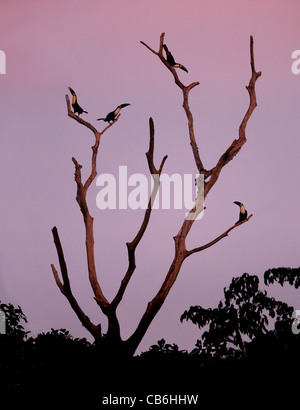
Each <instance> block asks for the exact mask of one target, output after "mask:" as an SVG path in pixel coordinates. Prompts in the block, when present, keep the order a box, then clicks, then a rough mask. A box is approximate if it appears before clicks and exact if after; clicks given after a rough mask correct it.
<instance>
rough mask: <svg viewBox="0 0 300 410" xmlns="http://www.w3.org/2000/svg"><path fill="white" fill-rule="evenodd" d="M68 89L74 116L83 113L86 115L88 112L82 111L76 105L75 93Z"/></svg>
mask: <svg viewBox="0 0 300 410" xmlns="http://www.w3.org/2000/svg"><path fill="white" fill-rule="evenodd" d="M68 89H69V90H70V93H71V94H72V107H73V110H74V114H76V113H78V115H80V114H82V113H83V112H85V113H86V114H88V112H87V111H84V109H82V108H81V107H80V105H79V104H78V102H77V95H76V93H75V91H74V90H73V89H72V88H71V87H68Z"/></svg>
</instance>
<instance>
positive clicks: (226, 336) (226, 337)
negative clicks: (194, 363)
mask: <svg viewBox="0 0 300 410" xmlns="http://www.w3.org/2000/svg"><path fill="white" fill-rule="evenodd" d="M292 312H293V308H292V307H290V306H288V305H287V304H286V303H285V302H281V301H278V300H276V299H274V298H273V297H269V296H268V295H267V292H266V291H262V290H259V279H258V277H257V276H256V275H249V274H248V273H244V274H243V275H242V276H241V277H236V278H233V279H232V282H231V284H230V285H229V287H228V288H224V299H223V300H221V301H220V302H219V304H218V307H216V308H213V309H212V308H208V309H205V308H203V307H201V306H191V307H190V308H189V310H187V311H185V312H184V313H183V315H182V316H181V318H180V320H181V321H183V320H190V321H192V323H194V324H197V325H198V327H199V328H200V329H201V328H203V327H205V326H207V325H208V330H207V331H205V332H204V333H203V335H202V341H203V343H202V342H201V341H198V345H197V350H198V352H204V353H205V354H206V355H208V356H209V357H218V358H228V357H230V356H237V357H245V356H246V354H247V344H248V343H249V341H251V340H253V339H255V338H259V337H261V336H263V335H266V334H267V333H268V325H269V321H270V318H271V319H273V320H274V321H275V324H274V326H275V329H276V328H278V327H280V323H282V322H284V323H285V324H286V323H288V325H289V326H290V323H291V316H292Z"/></svg>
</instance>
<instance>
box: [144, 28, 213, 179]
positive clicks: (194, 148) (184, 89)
mask: <svg viewBox="0 0 300 410" xmlns="http://www.w3.org/2000/svg"><path fill="white" fill-rule="evenodd" d="M164 36H165V33H162V35H161V36H160V46H159V51H158V52H156V51H154V50H153V49H152V48H151V47H149V46H148V45H147V44H146V43H144V42H143V41H141V44H143V45H144V46H145V47H147V48H148V50H150V51H151V52H152V53H154V54H155V55H157V56H158V57H159V58H160V60H161V61H162V63H163V64H164V65H165V66H166V67H167V68H168V69H169V70H170V71H171V73H172V75H173V77H174V81H175V83H176V85H177V86H178V87H179V88H180V89H181V91H182V93H183V105H182V106H183V108H184V111H185V113H186V116H187V119H188V128H189V136H190V145H191V147H192V152H193V156H194V160H195V164H196V167H197V169H198V171H199V173H200V174H202V173H203V174H204V175H205V177H208V176H209V175H210V173H209V172H208V171H206V170H205V168H204V165H203V163H202V161H201V158H200V155H199V149H198V146H197V143H196V138H195V133H194V121H193V116H192V113H191V111H190V107H189V102H188V96H189V92H190V91H191V90H192V89H193V88H194V87H196V86H197V85H199V84H200V83H199V82H193V83H191V84H189V85H188V86H185V85H184V84H183V83H182V82H181V81H180V80H179V77H178V74H177V71H176V70H175V68H173V67H172V66H171V65H170V64H169V63H168V61H167V60H166V59H165V58H164V56H163V51H162V50H163V42H164Z"/></svg>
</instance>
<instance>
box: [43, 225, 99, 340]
mask: <svg viewBox="0 0 300 410" xmlns="http://www.w3.org/2000/svg"><path fill="white" fill-rule="evenodd" d="M52 235H53V239H54V243H55V247H56V251H57V255H58V260H59V265H60V269H61V274H62V277H63V283H62V282H61V280H60V278H59V275H58V273H57V270H56V269H55V267H54V265H53V264H51V269H52V273H53V276H54V279H55V282H56V284H57V286H58V287H59V289H60V291H61V293H62V294H63V295H64V296H65V297H66V298H67V299H68V301H69V303H70V305H71V307H72V309H73V310H74V312H75V313H76V315H77V317H78V319H79V320H80V322H81V323H82V325H83V326H84V327H85V328H86V329H87V330H88V331H89V332H90V333H91V334H92V335H93V336H94V337H99V336H100V333H99V332H100V330H99V327H98V326H96V325H94V324H93V323H92V322H91V321H90V319H89V318H88V317H87V316H86V315H85V314H84V312H83V310H82V309H81V308H80V306H79V304H78V302H77V300H76V299H75V297H74V296H73V293H72V291H71V286H70V281H69V276H68V270H67V265H66V262H65V258H64V253H63V249H62V246H61V242H60V239H59V235H58V231H57V228H56V226H54V227H53V228H52Z"/></svg>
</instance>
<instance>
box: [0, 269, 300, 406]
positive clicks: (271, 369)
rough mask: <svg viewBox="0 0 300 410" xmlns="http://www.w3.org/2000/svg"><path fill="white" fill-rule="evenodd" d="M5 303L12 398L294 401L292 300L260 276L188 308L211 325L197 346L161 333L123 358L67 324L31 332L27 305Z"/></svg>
mask: <svg viewBox="0 0 300 410" xmlns="http://www.w3.org/2000/svg"><path fill="white" fill-rule="evenodd" d="M288 272H289V270H288ZM1 308H2V309H3V310H5V312H6V316H7V323H8V327H7V329H8V332H7V334H5V335H0V377H1V392H2V393H3V394H4V395H5V397H7V399H8V400H9V402H10V404H11V405H16V404H22V405H23V404H24V402H25V401H29V402H30V403H31V404H32V405H35V404H38V405H39V406H42V405H44V404H45V403H47V404H48V405H49V404H54V405H55V406H58V407H62V406H64V405H66V406H68V408H69V407H70V406H72V405H76V406H79V405H80V404H84V405H85V406H87V405H92V406H100V405H101V399H102V398H103V397H104V396H107V395H109V394H112V395H116V396H120V395H126V396H129V395H132V396H133V395H134V396H136V395H137V394H138V395H139V396H140V397H141V398H145V397H146V395H148V394H161V395H164V394H170V395H171V394H172V395H175V394H176V395H179V394H181V395H183V396H184V395H187V394H199V397H200V398H203V397H204V396H205V397H206V398H208V399H209V401H210V404H211V405H222V406H224V405H225V404H226V405H227V404H228V405H231V406H233V404H234V403H235V401H236V402H238V403H239V405H240V406H241V405H243V404H245V402H247V404H252V405H253V406H254V405H255V406H257V404H258V403H259V404H260V405H261V406H263V405H264V404H266V405H267V406H269V407H270V406H272V405H275V404H276V405H278V400H279V399H280V398H281V399H282V398H283V399H284V402H285V405H286V406H287V405H288V400H289V399H291V398H293V396H291V395H290V393H289V392H290V391H291V389H292V386H293V385H292V383H293V378H292V370H293V369H296V368H298V367H299V366H300V358H299V356H300V355H299V347H300V336H299V335H295V334H293V332H292V331H291V323H292V315H291V313H292V311H293V308H291V307H290V306H288V305H287V304H286V303H284V302H280V301H278V300H275V299H274V298H271V297H269V296H268V295H267V293H266V292H265V291H262V290H260V289H259V279H258V277H257V276H253V275H252V276H251V275H249V274H243V275H242V276H241V277H236V278H233V279H232V282H231V284H230V285H229V287H228V288H225V289H224V299H222V301H220V303H219V304H218V306H217V308H214V309H204V308H202V307H200V306H194V307H191V308H190V309H189V310H188V311H186V312H184V314H183V315H182V317H181V321H182V320H183V319H186V320H191V321H192V322H193V323H195V324H197V325H198V326H199V328H203V327H204V326H207V325H208V330H206V331H205V332H204V333H203V335H202V338H201V340H200V339H199V340H198V341H197V342H196V345H195V348H194V349H193V350H192V351H191V352H190V353H189V352H187V351H186V350H181V349H179V347H178V345H176V344H175V343H167V342H166V340H165V339H160V340H158V342H157V344H154V345H152V346H150V348H149V350H148V351H146V352H143V353H141V354H140V355H138V356H135V357H133V358H128V359H124V360H120V358H119V357H118V355H117V354H116V360H114V359H113V358H112V357H108V358H106V357H105V355H104V354H102V353H101V352H100V351H99V346H96V345H95V343H90V342H89V341H87V340H86V339H85V338H83V339H80V338H74V337H73V336H72V335H71V334H70V333H69V331H68V330H66V329H59V330H55V329H51V331H49V332H46V333H40V334H38V335H37V336H36V337H28V333H29V332H27V331H25V329H24V327H23V325H22V324H23V322H27V318H26V316H25V315H24V313H23V311H22V309H21V308H20V306H18V307H17V308H14V306H13V305H11V304H7V305H6V304H1ZM270 319H271V320H270ZM271 321H272V323H270V322H271ZM271 324H272V325H274V327H273V328H272V329H271V330H270V329H268V327H270V325H271ZM104 350H105V349H104ZM274 386H276V389H274ZM295 391H296V390H295ZM135 407H139V406H135ZM233 407H234V406H233ZM140 408H143V407H142V405H141V407H140Z"/></svg>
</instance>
